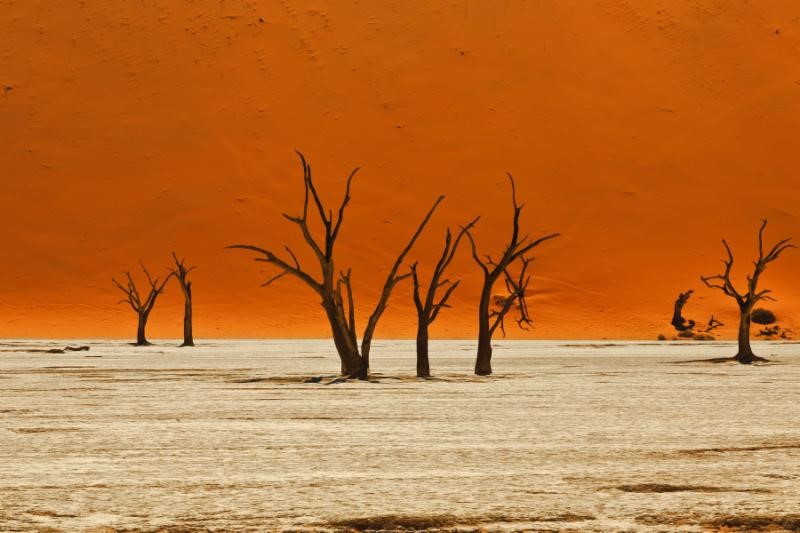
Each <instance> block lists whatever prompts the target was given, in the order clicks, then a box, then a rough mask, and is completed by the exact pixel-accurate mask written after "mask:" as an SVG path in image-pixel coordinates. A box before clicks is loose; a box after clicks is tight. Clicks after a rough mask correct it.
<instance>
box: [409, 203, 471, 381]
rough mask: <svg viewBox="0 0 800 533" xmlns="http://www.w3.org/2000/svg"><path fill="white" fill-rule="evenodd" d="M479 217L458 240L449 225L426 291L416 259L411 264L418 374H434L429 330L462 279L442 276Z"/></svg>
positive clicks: (426, 375)
mask: <svg viewBox="0 0 800 533" xmlns="http://www.w3.org/2000/svg"><path fill="white" fill-rule="evenodd" d="M478 218H480V217H478ZM478 218H475V219H474V220H473V221H472V222H470V223H469V224H467V225H466V226H464V227H463V228H461V231H459V232H458V235H457V236H456V238H455V240H453V234H452V233H451V232H450V228H448V229H447V233H446V235H445V239H444V249H443V250H442V255H441V257H440V258H439V261H438V262H437V263H436V267H435V268H434V269H433V274H432V275H431V280H430V282H429V283H428V288H427V291H423V289H422V286H421V283H420V278H419V272H418V268H417V263H414V264H413V265H411V277H412V279H413V280H414V307H416V309H417V377H418V378H427V377H430V376H431V366H430V361H429V359H428V339H429V335H428V330H429V329H430V326H431V324H433V322H434V321H435V320H436V318H437V317H438V316H439V312H440V311H441V310H442V309H443V308H445V307H450V305H449V304H448V303H447V301H448V300H449V299H450V296H451V295H452V294H453V292H455V290H456V288H457V287H458V285H459V283H461V282H460V281H459V280H457V281H451V280H449V279H446V278H445V279H442V277H443V276H444V273H445V271H446V270H447V267H449V266H450V263H451V262H452V261H453V258H454V257H455V255H456V250H458V245H459V243H460V242H461V239H462V237H464V235H465V234H466V232H467V231H468V230H469V229H470V228H472V227H473V226H474V225H475V224H476V223H477V222H478ZM439 289H443V290H444V293H443V294H442V296H441V297H438V296H437V292H438V291H439Z"/></svg>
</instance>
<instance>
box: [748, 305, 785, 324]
mask: <svg viewBox="0 0 800 533" xmlns="http://www.w3.org/2000/svg"><path fill="white" fill-rule="evenodd" d="M750 320H752V321H753V322H755V323H756V324H762V325H766V324H774V323H775V321H776V320H778V319H777V318H776V317H775V313H773V312H772V311H770V310H769V309H764V308H763V307H759V308H758V309H753V312H752V313H750Z"/></svg>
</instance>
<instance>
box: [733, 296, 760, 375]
mask: <svg viewBox="0 0 800 533" xmlns="http://www.w3.org/2000/svg"><path fill="white" fill-rule="evenodd" d="M736 360H737V361H739V362H740V363H742V364H750V363H752V362H753V361H755V360H757V358H756V355H755V354H754V353H753V349H752V348H750V310H749V309H748V308H746V307H743V308H742V309H741V314H740V316H739V352H738V353H737V354H736Z"/></svg>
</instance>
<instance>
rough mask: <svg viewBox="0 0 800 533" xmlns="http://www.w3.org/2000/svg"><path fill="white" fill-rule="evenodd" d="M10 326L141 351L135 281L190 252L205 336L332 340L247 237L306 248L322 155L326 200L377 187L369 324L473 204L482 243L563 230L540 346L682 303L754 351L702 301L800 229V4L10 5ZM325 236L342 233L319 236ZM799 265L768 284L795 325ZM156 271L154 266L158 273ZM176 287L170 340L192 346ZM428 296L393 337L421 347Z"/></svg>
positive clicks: (729, 317)
mask: <svg viewBox="0 0 800 533" xmlns="http://www.w3.org/2000/svg"><path fill="white" fill-rule="evenodd" d="M0 20H1V21H2V31H0V65H2V68H0V84H2V87H1V88H2V92H1V94H0V127H1V128H2V143H0V162H1V163H2V167H0V170H1V171H2V178H0V198H2V201H3V206H4V208H3V215H2V216H3V223H2V224H1V225H0V242H2V246H3V252H2V257H1V258H0V335H2V336H47V337H87V336H98V335H103V336H114V337H119V336H125V337H129V336H132V335H133V334H134V333H135V316H134V315H133V313H132V312H131V311H130V309H128V308H126V307H125V306H123V305H118V304H117V301H118V300H119V299H120V297H121V295H120V294H118V293H117V292H116V290H115V289H114V287H113V286H112V285H111V282H110V278H111V276H112V275H116V276H119V275H121V274H122V272H123V271H124V270H125V269H132V270H134V269H136V261H137V259H139V258H141V259H142V260H143V261H144V262H145V263H146V264H147V265H148V266H149V268H150V269H151V270H153V271H154V272H158V273H162V272H165V271H166V270H165V269H166V267H167V266H169V261H170V257H169V252H170V251H171V250H175V251H176V252H177V253H178V254H179V255H182V256H186V257H187V258H188V263H189V264H192V265H197V267H198V269H197V271H196V273H195V276H194V280H195V284H194V291H195V292H194V302H195V322H196V324H195V334H196V336H197V337H198V338H202V337H204V336H205V337H224V336H229V337H287V336H304V337H308V336H310V337H316V336H326V335H328V334H329V331H328V329H327V324H326V322H325V320H324V317H323V314H322V311H321V309H320V308H319V306H318V298H317V296H316V295H315V294H314V293H313V292H311V291H310V290H308V289H307V287H305V286H303V285H301V284H300V283H299V282H298V281H296V280H293V279H288V278H287V279H283V280H280V281H279V282H277V283H275V284H274V285H272V286H271V287H269V288H266V289H261V288H259V284H260V283H261V282H263V281H264V280H265V279H267V278H268V277H269V276H271V275H272V274H274V272H273V271H272V270H270V269H268V268H264V267H263V265H260V264H259V263H254V262H252V261H251V256H249V255H248V254H246V253H243V252H232V251H223V247H224V246H226V245H229V244H233V243H253V244H258V245H263V246H270V247H271V248H273V249H275V250H276V251H278V250H282V248H283V245H284V244H291V245H292V246H293V249H295V250H296V251H297V252H298V255H299V258H300V260H301V262H302V263H303V264H304V265H308V266H309V269H311V265H313V263H312V261H313V257H312V256H311V255H310V254H309V253H308V250H307V249H305V248H304V247H303V245H302V239H301V236H300V235H299V233H298V232H297V230H296V228H295V227H294V226H292V225H291V224H290V223H289V222H287V221H286V220H284V219H283V218H282V217H281V213H282V212H284V211H285V212H288V213H289V214H297V213H298V210H299V209H300V208H301V205H302V181H301V172H300V166H299V163H298V161H297V158H296V156H295V155H294V153H293V150H294V149H295V148H297V149H300V150H302V151H303V152H304V153H305V154H306V156H307V157H308V158H309V160H310V161H311V163H312V165H313V171H314V176H315V179H316V182H317V185H318V187H319V189H320V193H321V194H322V196H323V197H324V198H325V199H326V201H328V202H329V203H330V204H331V205H332V206H335V205H337V204H338V201H339V200H340V198H341V195H342V193H343V186H344V182H345V178H346V176H347V174H348V173H349V172H350V170H351V169H352V168H353V167H355V166H361V167H362V170H361V172H360V173H359V175H358V177H357V178H356V180H355V181H354V184H353V192H352V196H353V198H352V203H351V206H350V208H349V211H348V212H347V216H346V221H345V224H344V228H343V230H342V234H341V238H340V242H339V243H338V245H337V246H338V253H339V255H340V258H339V264H340V266H341V268H343V269H344V268H347V267H352V269H353V285H354V289H355V292H356V297H357V307H358V310H359V319H360V322H361V323H362V324H363V323H364V322H365V321H366V316H367V314H368V313H369V312H370V311H371V307H372V306H373V305H374V302H375V300H376V298H377V295H378V292H379V290H380V286H381V284H382V283H383V280H384V279H385V277H386V274H387V271H388V269H389V267H390V266H391V264H392V262H393V261H394V258H395V256H396V254H397V253H398V252H399V250H400V249H401V248H402V247H403V245H404V243H405V241H406V240H407V239H408V237H409V236H410V234H411V233H412V232H413V230H414V228H415V226H416V224H417V223H418V222H419V220H420V219H421V218H422V216H423V215H424V213H425V212H426V210H427V209H428V208H429V207H430V205H431V204H432V203H433V201H434V199H435V198H436V197H437V196H438V195H439V194H445V195H446V196H447V199H446V200H445V202H444V203H443V204H442V206H441V209H440V210H439V211H438V212H437V213H436V215H435V217H434V218H433V220H432V222H431V224H430V226H429V231H427V232H426V233H425V234H424V235H423V237H422V238H421V239H420V241H419V242H418V245H417V246H416V247H415V249H414V250H413V251H412V253H411V254H410V256H409V261H416V260H418V261H420V271H421V273H422V275H423V276H424V277H426V276H427V275H429V273H430V271H431V270H432V268H433V263H434V261H435V260H436V258H437V254H438V252H439V250H440V248H441V246H442V241H443V236H444V231H445V228H446V226H448V225H450V226H451V227H457V226H458V225H459V224H463V223H465V222H467V221H468V220H470V219H471V218H472V217H474V216H476V215H481V216H482V219H481V221H480V223H479V226H478V228H477V229H476V233H475V235H476V240H477V242H478V246H479V250H480V252H481V253H489V254H495V255H496V254H498V253H499V252H500V251H501V250H502V247H503V243H504V239H505V238H506V236H507V235H508V232H509V231H510V222H511V208H510V191H509V188H508V182H507V180H506V178H505V172H506V171H509V172H511V173H513V174H514V176H515V177H516V179H517V185H518V190H519V195H520V200H521V201H524V202H525V204H526V206H525V210H524V212H523V217H522V218H523V230H524V231H526V232H529V233H530V234H531V235H533V236H537V235H539V234H543V233H546V232H552V231H559V232H561V233H562V234H563V237H562V238H560V239H558V240H556V241H552V242H548V243H546V244H545V245H542V246H541V248H539V249H538V250H537V253H536V254H535V256H536V259H535V263H534V264H533V265H532V269H533V274H534V278H533V280H532V285H531V286H532V289H533V290H532V291H531V297H530V305H531V310H532V313H533V315H534V319H535V320H536V325H535V328H534V330H533V331H532V332H529V333H520V332H514V331H513V330H509V334H510V335H512V336H523V337H529V338H548V337H560V338H591V337H619V338H637V337H640V338H641V337H645V338H650V337H653V336H654V335H656V334H658V333H660V332H665V333H669V331H670V328H669V320H670V317H671V311H672V304H673V301H674V299H675V297H676V296H677V294H678V293H679V292H682V291H685V290H687V289H690V288H693V289H695V290H696V293H695V295H694V296H693V298H692V300H691V301H690V302H689V304H688V305H687V307H686V310H685V313H686V315H687V316H688V317H690V318H694V319H695V320H697V321H698V322H700V321H703V322H705V321H706V320H708V317H709V315H711V314H712V313H713V314H714V315H715V316H716V317H718V318H720V319H722V320H723V321H724V322H726V323H727V324H728V326H726V328H723V329H722V330H720V333H721V334H722V335H723V336H727V337H731V336H734V335H735V325H734V323H735V317H736V312H735V305H734V304H733V302H732V301H730V300H728V299H726V298H725V297H724V296H722V295H720V294H716V293H713V292H711V291H710V290H708V289H705V288H703V287H702V286H701V283H700V281H699V275H700V274H715V273H717V272H718V271H719V269H720V264H721V263H720V262H719V260H720V259H721V258H722V257H723V253H724V252H723V249H722V245H721V243H720V238H721V237H723V236H726V237H727V238H728V239H729V241H730V243H731V245H732V247H733V248H734V251H736V252H737V256H736V264H735V272H737V280H738V281H739V282H740V283H744V274H745V272H744V271H743V270H741V269H742V268H745V269H747V268H750V261H751V260H752V259H753V257H754V254H755V235H756V230H757V227H758V223H759V219H760V218H761V217H767V218H769V221H770V225H769V227H768V230H767V236H768V238H769V239H770V240H773V239H777V238H780V237H785V236H791V235H795V236H797V237H800V220H798V205H800V186H798V183H799V182H798V170H797V169H798V168H800V155H799V154H800V151H798V149H797V146H796V144H797V139H798V133H800V131H798V130H799V129H800V120H798V119H800V71H798V68H797V65H798V64H800V61H799V60H800V54H799V53H798V45H800V4H798V3H797V2H796V1H794V0H785V1H781V0H770V1H765V2H723V1H714V0H693V1H690V0H685V1H668V0H637V1H624V0H589V1H580V2H578V1H566V2H563V1H550V0H541V1H522V0H507V1H506V0H504V1H500V2H489V1H485V2H483V1H481V2H479V1H475V0H460V1H443V0H429V1H425V2H390V1H352V2H341V1H334V0H328V1H325V0H316V1H310V0H302V1H301V0H282V1H277V0H276V1H243V0H214V1H210V0H195V1H184V0H179V1H167V0H141V1H123V0H109V1H104V2H88V1H81V2H51V1H46V0H24V1H23V0H4V1H0ZM317 229H319V228H317ZM798 265H800V253H798V252H797V251H789V252H787V254H786V255H785V257H783V258H781V259H780V260H779V261H778V262H776V263H774V264H772V265H771V266H770V267H769V269H768V270H767V272H766V273H765V275H764V277H763V280H764V285H763V286H764V287H765V288H771V289H773V290H774V293H775V296H776V297H777V298H778V299H779V301H778V302H776V303H774V304H770V307H771V308H772V309H773V310H774V311H775V312H776V313H777V314H778V316H779V317H780V318H781V319H782V323H783V324H785V325H786V326H787V327H792V325H793V323H794V322H793V317H797V316H798V314H800V280H799V279H798V277H797V276H796V272H797V269H798ZM134 275H135V276H139V279H141V273H140V272H138V271H134ZM451 277H453V278H460V279H462V280H463V281H462V286H461V287H460V288H459V290H458V291H457V292H456V293H455V295H454V297H453V299H452V303H453V309H449V310H447V312H446V313H443V314H442V316H441V318H440V319H439V321H438V322H437V323H436V324H435V326H434V329H433V330H432V332H431V333H432V335H434V336H439V337H466V338H469V337H471V336H473V335H474V334H475V329H476V324H475V313H476V311H475V308H476V304H477V299H478V290H479V285H480V272H479V270H478V269H477V268H476V267H475V265H474V264H473V262H472V260H471V258H470V257H469V253H468V249H467V247H464V248H462V250H461V252H460V253H459V256H458V257H457V259H456V260H455V261H454V264H453V268H452V271H451ZM182 303H183V302H182V295H181V293H180V290H179V288H178V286H177V285H175V284H173V285H170V286H169V287H168V289H167V292H166V293H165V294H164V295H163V299H162V300H161V302H160V303H159V305H158V306H157V308H156V309H155V311H154V312H153V315H152V318H151V324H150V332H149V333H150V336H151V337H164V336H168V337H177V336H179V335H180V334H181V329H180V328H181V324H180V317H181V313H182V311H183V307H182ZM415 321H416V316H415V315H414V311H413V305H412V302H411V297H410V284H408V283H406V284H404V285H401V286H398V288H397V289H396V292H395V293H394V295H393V297H392V300H391V303H390V308H389V311H388V313H387V315H385V317H384V320H383V322H382V323H381V324H380V326H379V328H378V331H377V334H378V336H381V337H400V336H410V335H413V333H414V331H415V327H416V324H415Z"/></svg>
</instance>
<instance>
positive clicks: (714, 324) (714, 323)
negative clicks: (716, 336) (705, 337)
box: [704, 315, 725, 333]
mask: <svg viewBox="0 0 800 533" xmlns="http://www.w3.org/2000/svg"><path fill="white" fill-rule="evenodd" d="M724 326H725V324H723V323H722V322H720V321H719V320H717V319H716V318H714V315H711V318H710V319H709V320H708V326H707V327H706V329H705V330H704V331H705V333H710V332H712V331H714V330H715V329H717V328H721V327H724Z"/></svg>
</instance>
